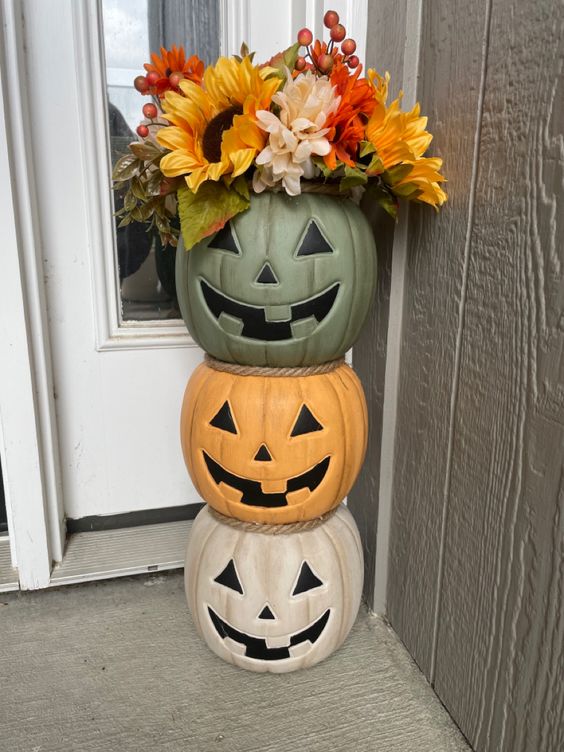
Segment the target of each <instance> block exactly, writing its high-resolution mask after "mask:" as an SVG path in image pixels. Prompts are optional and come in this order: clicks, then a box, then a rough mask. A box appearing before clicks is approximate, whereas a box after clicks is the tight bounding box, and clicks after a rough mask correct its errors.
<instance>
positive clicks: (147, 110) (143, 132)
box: [136, 102, 159, 138]
mask: <svg viewBox="0 0 564 752" xmlns="http://www.w3.org/2000/svg"><path fill="white" fill-rule="evenodd" d="M158 114H159V111H158V109H157V107H156V105H154V104H153V103H152V102H147V104H144V105H143V117H145V118H147V120H151V121H153V120H155V118H156V117H157V116H158ZM151 125H156V126H158V125H159V123H154V122H150V123H140V124H139V125H138V126H137V129H136V130H137V135H138V136H140V137H141V138H147V136H148V135H149V126H151Z"/></svg>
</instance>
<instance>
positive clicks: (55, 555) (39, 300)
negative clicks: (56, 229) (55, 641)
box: [0, 0, 65, 589]
mask: <svg viewBox="0 0 564 752" xmlns="http://www.w3.org/2000/svg"><path fill="white" fill-rule="evenodd" d="M0 22H1V33H2V34H3V44H1V45H0V73H1V77H0V84H1V93H2V98H1V102H0V185H1V186H2V195H3V196H6V200H5V201H2V202H0V223H1V226H2V227H3V230H4V237H3V242H4V253H3V274H2V275H1V276H0V361H1V362H2V364H3V365H2V368H0V422H1V442H0V452H1V455H2V468H3V475H4V485H5V492H6V506H7V512H8V534H9V539H10V550H11V556H12V565H13V566H14V567H17V569H18V574H19V583H20V587H21V588H23V589H33V588H40V587H46V586H47V585H48V584H49V579H50V575H51V562H52V561H53V560H60V559H61V558H62V555H63V546H64V538H65V530H64V516H63V504H62V493H61V483H60V470H59V449H58V437H57V424H56V420H55V395H54V389H53V378H52V368H51V357H50V345H49V332H48V326H47V310H46V303H45V290H44V285H43V264H42V259H41V237H40V232H39V224H38V217H37V210H36V207H37V197H36V195H35V181H34V176H33V158H32V155H31V154H30V150H29V148H28V144H29V143H30V141H29V127H30V124H29V118H28V117H27V101H28V99H27V97H28V90H27V80H26V75H25V60H24V56H23V50H24V45H23V16H22V5H21V3H20V2H18V1H17V0H5V2H3V3H2V4H1V5H0Z"/></svg>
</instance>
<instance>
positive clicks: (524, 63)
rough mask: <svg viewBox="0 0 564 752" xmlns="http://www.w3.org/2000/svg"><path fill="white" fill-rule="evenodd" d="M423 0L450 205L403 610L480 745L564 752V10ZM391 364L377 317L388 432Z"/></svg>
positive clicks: (429, 310) (397, 481)
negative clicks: (386, 378) (385, 362)
mask: <svg viewBox="0 0 564 752" xmlns="http://www.w3.org/2000/svg"><path fill="white" fill-rule="evenodd" d="M415 1H416V2H418V3H420V8H421V30H420V31H421V36H420V57H419V79H418V92H417V93H418V98H419V100H420V101H421V103H422V108H423V112H424V113H426V114H428V115H429V126H430V129H431V130H432V132H433V133H434V134H435V140H434V142H433V152H434V153H437V154H439V155H441V156H443V158H444V159H445V171H446V173H447V175H448V178H449V183H448V186H447V188H448V192H449V196H450V199H449V202H448V205H447V206H446V207H445V209H444V210H443V211H442V212H441V213H440V214H439V215H434V213H433V212H432V211H431V210H429V209H419V208H416V209H415V211H412V212H410V215H409V228H408V249H407V270H406V278H405V286H404V307H403V323H402V334H401V360H400V382H399V399H398V405H397V410H398V412H397V432H396V436H395V459H394V480H393V508H392V521H391V537H390V558H389V581H388V616H389V619H390V621H391V623H392V625H393V627H394V628H395V630H396V631H397V633H398V634H399V636H400V637H401V639H402V640H403V641H404V643H405V644H406V646H407V647H408V649H409V650H410V652H411V653H412V655H413V656H414V658H415V660H416V661H417V663H418V664H419V666H420V667H421V669H422V670H423V671H424V672H425V674H426V675H427V677H428V678H429V680H430V681H431V682H432V684H433V686H434V688H435V690H436V692H437V693H438V695H439V696H440V698H441V700H442V701H443V702H444V704H445V705H446V707H447V709H448V710H449V711H450V713H451V714H452V715H453V717H454V719H455V721H456V722H457V723H458V724H459V726H460V727H461V729H462V731H463V733H464V734H465V735H466V737H467V738H468V739H469V741H470V743H471V744H472V746H473V747H474V748H475V749H476V750H478V751H479V752H561V750H562V749H564V3H563V2H562V0H536V1H535V2H533V1H532V0H530V1H529V0H407V5H408V6H409V5H411V4H412V2H415ZM370 5H371V6H372V5H374V6H377V7H376V8H372V9H371V17H370V19H369V29H370V31H369V40H370V39H371V40H372V41H371V42H369V51H370V50H372V49H373V46H374V40H375V39H376V38H378V39H381V38H382V28H381V25H382V23H383V22H384V20H385V12H386V10H385V9H389V7H390V5H389V3H387V2H383V3H378V4H370ZM393 5H396V4H395V3H394V4H393ZM397 5H398V6H399V4H397ZM379 27H380V28H379ZM387 31H388V33H389V36H390V37H391V39H392V42H388V46H390V44H392V43H393V42H395V43H396V45H397V47H398V49H400V48H401V47H402V45H403V41H404V37H403V36H402V32H401V29H400V28H394V27H393V26H389V27H388V29H387ZM412 32H413V30H410V29H409V28H408V29H407V34H408V35H409V34H410V33H412ZM370 54H372V53H370ZM377 315H378V310H377V311H376V316H377ZM386 316H387V307H385V308H384V318H385V317H386ZM370 338H372V341H370ZM381 352H382V345H381V341H380V335H379V334H378V328H377V324H375V323H374V321H373V322H372V324H371V328H369V329H368V330H367V339H366V340H365V342H364V344H363V346H362V347H361V348H358V349H357V351H356V355H355V366H356V367H357V369H358V371H359V373H361V375H362V377H363V378H364V379H365V384H366V383H368V393H369V399H370V402H371V410H372V413H373V418H374V419H375V420H376V422H377V425H380V423H381V397H380V396H379V393H378V390H377V389H376V388H375V387H373V386H372V383H371V382H370V381H369V380H370V378H372V377H373V376H374V374H375V373H379V370H378V369H380V368H381V366H380V365H378V364H379V359H380V358H381V357H382V356H381ZM373 449H374V447H372V450H373ZM369 462H370V465H371V466H372V465H377V460H376V455H372V456H371V455H369ZM365 472H367V473H368V476H369V477H366V476H365V477H363V478H361V482H360V486H359V488H360V489H361V491H362V493H366V492H367V490H368V491H369V490H370V489H371V488H372V493H373V498H372V499H371V501H370V504H371V505H372V509H373V510H375V509H377V498H376V493H375V488H377V481H378V477H377V475H376V474H377V473H378V470H376V469H373V470H370V468H369V469H368V470H367V471H365ZM371 484H372V485H371ZM354 503H355V501H354V498H353V505H354ZM368 503H369V502H367V500H366V499H365V500H364V504H365V505H366V504H368ZM357 516H358V515H357Z"/></svg>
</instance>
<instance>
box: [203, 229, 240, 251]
mask: <svg viewBox="0 0 564 752" xmlns="http://www.w3.org/2000/svg"><path fill="white" fill-rule="evenodd" d="M210 248H219V249H220V250H222V251H229V252H230V253H236V254H237V255H238V256H239V255H240V251H239V248H238V247H237V243H236V242H235V237H234V234H233V230H232V229H231V222H228V223H227V224H226V225H225V227H223V228H222V229H221V230H220V231H219V232H218V233H216V236H215V237H214V239H213V240H212V241H211V243H210Z"/></svg>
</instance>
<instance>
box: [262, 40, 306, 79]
mask: <svg viewBox="0 0 564 752" xmlns="http://www.w3.org/2000/svg"><path fill="white" fill-rule="evenodd" d="M299 53H300V45H299V43H298V42H296V43H295V44H293V45H291V47H288V48H287V49H285V50H282V52H279V53H278V54H277V55H274V57H272V58H271V59H270V60H269V61H268V65H269V66H270V67H271V68H275V69H276V74H274V73H273V74H272V75H277V76H278V77H279V78H282V79H284V80H286V68H289V69H290V71H293V70H294V66H295V65H296V60H297V59H298V55H299Z"/></svg>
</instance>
